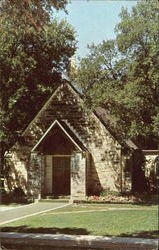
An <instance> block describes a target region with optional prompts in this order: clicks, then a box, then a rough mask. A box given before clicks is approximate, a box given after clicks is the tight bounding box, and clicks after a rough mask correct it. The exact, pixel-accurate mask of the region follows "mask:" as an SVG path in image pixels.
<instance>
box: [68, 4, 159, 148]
mask: <svg viewBox="0 0 159 250" xmlns="http://www.w3.org/2000/svg"><path fill="white" fill-rule="evenodd" d="M158 13H159V5H158V1H157V0H152V1H146V0H141V1H139V2H138V3H137V5H136V6H135V7H133V8H132V10H131V12H130V13H129V12H128V10H127V9H124V8H123V9H122V11H121V14H120V18H121V20H120V22H119V24H118V25H117V27H116V39H114V40H108V41H103V42H102V43H101V44H99V45H96V46H95V45H91V46H89V48H90V51H89V54H88V55H87V56H86V57H85V58H83V59H82V60H81V62H80V65H79V67H78V69H77V70H76V71H75V70H74V71H73V70H72V78H74V79H75V81H76V82H77V83H78V84H79V85H80V86H81V87H82V89H83V92H84V93H85V95H86V97H87V98H86V99H87V102H88V103H90V104H91V106H92V104H93V107H96V106H102V107H104V108H105V109H107V110H108V111H109V112H110V114H111V115H112V117H113V118H114V119H115V120H116V122H117V125H118V126H117V127H118V129H119V128H122V129H121V130H122V131H124V134H125V135H126V137H127V138H134V139H135V141H136V142H137V143H138V145H139V146H141V147H145V148H150V147H151V148H153V147H156V143H157V132H158V130H159V74H158V69H159V34H158V21H159V19H158V18H159V17H158ZM119 130H120V129H119ZM119 132H120V131H119Z"/></svg>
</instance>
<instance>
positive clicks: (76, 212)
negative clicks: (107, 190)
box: [2, 205, 158, 238]
mask: <svg viewBox="0 0 159 250" xmlns="http://www.w3.org/2000/svg"><path fill="white" fill-rule="evenodd" d="M120 208H122V209H123V210H121V209H120ZM127 208H129V209H126V206H125V205H123V206H120V207H118V206H116V209H115V207H114V206H113V207H112V206H106V205H100V206H99V205H98V206H94V205H88V206H86V205H83V206H81V205H78V206H69V207H65V208H63V209H57V210H54V211H51V212H49V213H46V214H42V215H38V216H33V217H29V218H26V219H23V220H19V221H16V222H13V223H10V224H6V225H3V227H2V231H19V232H36V233H37V232H45V233H66V234H86V235H88V234H90V235H103V236H135V237H147V238H155V237H157V230H158V211H157V206H133V208H131V207H130V205H129V206H128V207H127ZM130 208H131V209H130ZM111 209H115V210H111ZM103 210H105V211H103ZM67 212H68V213H67Z"/></svg>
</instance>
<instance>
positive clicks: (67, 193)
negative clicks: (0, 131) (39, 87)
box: [6, 81, 137, 200]
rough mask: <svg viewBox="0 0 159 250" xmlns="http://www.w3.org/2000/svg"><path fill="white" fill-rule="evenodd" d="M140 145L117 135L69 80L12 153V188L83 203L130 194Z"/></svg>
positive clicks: (105, 115) (62, 85)
mask: <svg viewBox="0 0 159 250" xmlns="http://www.w3.org/2000/svg"><path fill="white" fill-rule="evenodd" d="M136 150H137V146H136V145H135V144H134V143H133V142H132V141H125V140H122V139H121V138H119V137H118V134H117V132H116V131H115V129H114V128H112V125H111V122H110V120H109V118H108V115H107V114H106V112H105V110H104V109H102V108H97V109H96V110H94V111H93V112H92V111H90V110H89V109H88V108H87V107H86V106H85V103H84V101H83V99H82V98H81V96H80V94H79V93H78V91H77V90H76V89H75V88H74V87H73V86H72V85H71V84H70V83H69V82H68V81H64V82H63V83H62V84H61V85H59V86H58V87H57V89H56V90H55V91H54V93H53V94H52V96H51V97H50V98H49V100H48V101H47V102H46V103H45V105H44V106H43V107H42V109H41V110H40V111H39V113H38V114H37V115H36V116H35V118H34V119H33V120H32V121H31V122H30V124H29V125H28V127H27V128H26V129H25V131H24V132H23V134H22V141H21V142H18V143H16V144H15V145H14V146H13V147H12V148H11V150H10V152H9V154H8V155H7V162H8V164H9V166H10V171H9V178H10V181H9V184H7V182H6V186H7V185H10V187H9V186H8V189H13V188H14V187H20V188H22V189H23V191H24V192H25V193H26V194H30V195H32V196H33V197H34V199H40V198H41V197H42V198H45V197H47V196H51V197H55V198H56V197H69V198H70V199H71V200H78V199H80V200H83V199H85V198H86V196H88V195H98V194H99V193H100V192H101V191H102V190H112V191H119V192H127V191H131V189H132V185H133V183H132V182H133V171H132V169H133V164H134V161H133V157H134V152H136Z"/></svg>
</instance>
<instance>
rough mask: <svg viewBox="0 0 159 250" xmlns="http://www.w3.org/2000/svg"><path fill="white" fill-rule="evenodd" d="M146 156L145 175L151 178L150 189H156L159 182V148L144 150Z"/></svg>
mask: <svg viewBox="0 0 159 250" xmlns="http://www.w3.org/2000/svg"><path fill="white" fill-rule="evenodd" d="M142 152H143V154H144V156H145V176H146V178H147V179H148V180H149V184H150V190H151V191H156V190H157V185H158V184H159V183H157V182H158V180H157V178H158V176H157V175H158V171H159V170H157V158H159V150H143V151H142Z"/></svg>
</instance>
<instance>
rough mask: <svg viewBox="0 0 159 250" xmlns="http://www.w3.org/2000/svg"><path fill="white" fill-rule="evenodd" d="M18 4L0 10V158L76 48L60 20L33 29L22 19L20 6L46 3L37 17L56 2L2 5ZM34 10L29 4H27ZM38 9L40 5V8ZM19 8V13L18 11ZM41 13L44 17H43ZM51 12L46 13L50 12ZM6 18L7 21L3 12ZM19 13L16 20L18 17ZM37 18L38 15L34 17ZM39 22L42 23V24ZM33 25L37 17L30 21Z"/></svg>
mask: <svg viewBox="0 0 159 250" xmlns="http://www.w3.org/2000/svg"><path fill="white" fill-rule="evenodd" d="M4 2H5V3H9V2H13V4H17V7H16V8H11V7H12V5H11V7H8V9H7V10H6V9H5V8H4V7H3V8H2V9H1V12H0V33H1V34H0V89H1V91H0V110H1V112H0V121H1V127H0V141H1V150H2V149H3V150H2V151H1V154H2V155H3V154H4V152H5V151H6V150H7V149H8V148H9V147H10V146H11V145H13V144H14V142H15V141H16V140H17V138H18V137H19V135H20V134H21V132H22V130H23V129H24V128H25V127H26V125H27V124H28V123H29V121H30V120H31V119H32V118H33V117H34V115H35V114H36V112H37V111H38V110H39V108H41V106H42V105H43V103H44V102H45V101H46V99H47V98H48V96H49V95H50V93H52V91H53V89H54V88H55V85H57V84H58V83H60V81H61V79H62V73H63V72H64V71H65V70H67V68H68V66H69V61H70V58H71V57H72V55H73V54H74V52H75V49H76V41H75V37H74V31H73V29H72V27H71V26H70V25H69V24H68V23H66V22H65V21H61V22H57V21H56V20H55V19H53V20H50V21H46V22H41V23H40V24H38V26H37V27H40V29H39V28H36V27H35V26H34V25H32V22H29V21H26V20H24V19H23V17H24V16H21V8H20V7H18V6H21V4H22V3H24V2H27V3H28V2H32V4H33V3H34V2H36V4H38V2H39V4H42V2H43V3H45V4H47V3H48V4H50V5H48V6H47V5H46V6H45V8H44V9H43V8H42V9H40V7H38V5H37V6H36V5H35V6H34V8H35V10H36V11H37V13H38V12H39V11H41V10H43V11H44V13H45V14H46V16H48V15H49V13H48V12H47V11H48V8H49V6H50V8H51V3H54V4H55V3H56V6H55V7H56V8H59V7H62V6H63V4H64V3H66V1H65V0H62V1H61V5H60V1H51V0H50V1H49V0H48V1H7V0H6V1H4ZM31 6H32V8H33V5H31ZM42 7H43V4H42ZM18 8H19V9H18ZM45 10H46V12H45ZM50 10H51V9H49V11H50ZM9 12H10V13H11V15H10V17H9V18H8V13H9ZM18 13H19V18H18V19H17V15H18ZM37 15H38V14H37ZM41 20H42V19H41ZM34 21H36V24H37V23H38V22H37V20H36V15H35V18H34Z"/></svg>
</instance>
